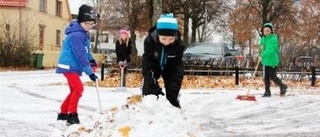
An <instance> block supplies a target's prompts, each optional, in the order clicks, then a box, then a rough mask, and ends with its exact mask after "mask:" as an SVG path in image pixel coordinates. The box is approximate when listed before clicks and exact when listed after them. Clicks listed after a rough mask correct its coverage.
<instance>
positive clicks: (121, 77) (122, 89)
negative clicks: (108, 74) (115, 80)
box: [117, 65, 127, 91]
mask: <svg viewBox="0 0 320 137" xmlns="http://www.w3.org/2000/svg"><path fill="white" fill-rule="evenodd" d="M119 66H120V69H121V72H120V87H118V88H117V91H127V88H126V87H125V86H124V69H125V68H126V65H123V66H121V65H119Z"/></svg>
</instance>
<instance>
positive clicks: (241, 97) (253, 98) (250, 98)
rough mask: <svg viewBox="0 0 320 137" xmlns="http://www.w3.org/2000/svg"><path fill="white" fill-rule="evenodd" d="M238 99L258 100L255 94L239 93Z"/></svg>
mask: <svg viewBox="0 0 320 137" xmlns="http://www.w3.org/2000/svg"><path fill="white" fill-rule="evenodd" d="M236 99H239V100H245V101H257V100H256V97H255V96H253V95H238V96H237V98H236Z"/></svg>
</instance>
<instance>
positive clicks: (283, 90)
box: [273, 77, 288, 96]
mask: <svg viewBox="0 0 320 137" xmlns="http://www.w3.org/2000/svg"><path fill="white" fill-rule="evenodd" d="M273 82H274V83H275V84H277V85H278V86H279V87H280V96H283V95H285V94H286V92H287V88H288V86H287V85H286V84H283V83H282V81H281V80H280V79H279V78H278V77H275V78H274V79H273Z"/></svg>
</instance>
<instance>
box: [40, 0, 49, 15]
mask: <svg viewBox="0 0 320 137" xmlns="http://www.w3.org/2000/svg"><path fill="white" fill-rule="evenodd" d="M39 10H40V11H42V12H47V0H40V1H39Z"/></svg>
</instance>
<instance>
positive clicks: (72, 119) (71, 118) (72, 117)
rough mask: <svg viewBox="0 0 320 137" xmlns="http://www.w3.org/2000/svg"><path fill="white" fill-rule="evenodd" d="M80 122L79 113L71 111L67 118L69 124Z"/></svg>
mask: <svg viewBox="0 0 320 137" xmlns="http://www.w3.org/2000/svg"><path fill="white" fill-rule="evenodd" d="M73 124H80V121H79V118H78V113H69V114H68V118H67V125H73Z"/></svg>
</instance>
